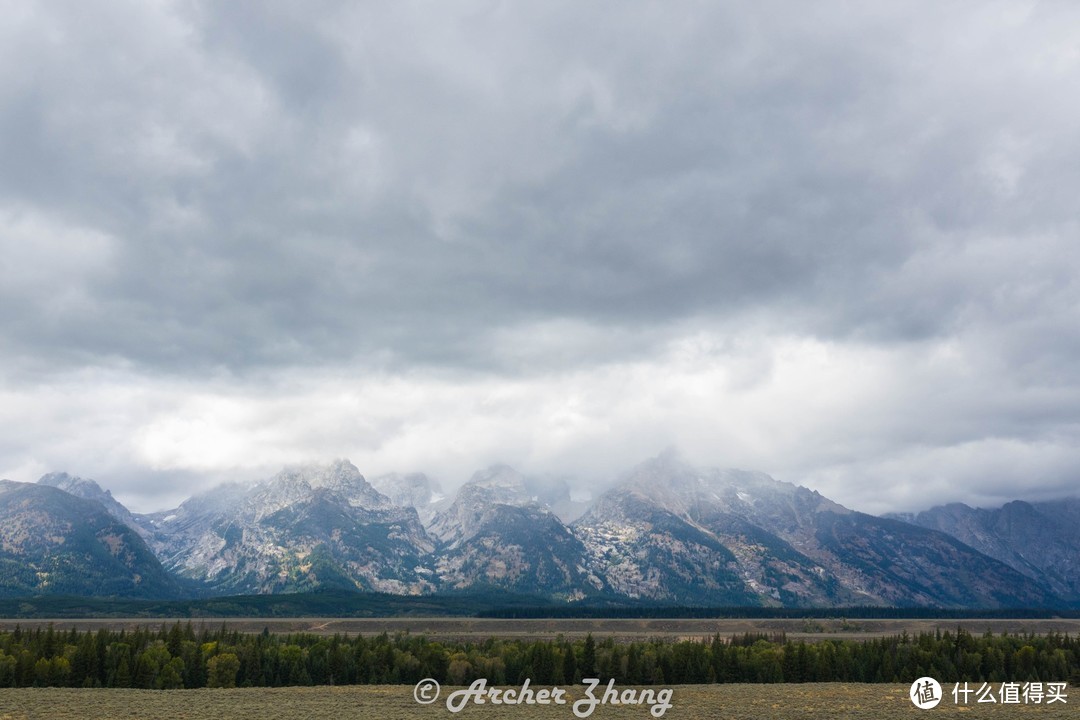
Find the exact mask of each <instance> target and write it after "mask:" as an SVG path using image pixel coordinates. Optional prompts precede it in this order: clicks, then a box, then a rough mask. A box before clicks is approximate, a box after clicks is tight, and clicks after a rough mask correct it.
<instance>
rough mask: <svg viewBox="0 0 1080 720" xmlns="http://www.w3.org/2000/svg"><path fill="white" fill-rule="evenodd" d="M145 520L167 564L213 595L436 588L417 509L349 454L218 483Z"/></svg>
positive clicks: (430, 547) (427, 540)
mask: <svg viewBox="0 0 1080 720" xmlns="http://www.w3.org/2000/svg"><path fill="white" fill-rule="evenodd" d="M151 525H152V528H153V535H152V540H151V543H152V545H153V546H154V548H155V550H157V552H158V553H159V555H160V556H161V557H162V559H163V561H164V563H165V566H166V567H168V568H169V569H170V570H172V571H174V572H176V573H178V574H180V575H181V576H183V577H187V578H192V579H196V580H200V581H203V582H205V583H207V584H208V585H209V586H210V587H211V588H213V589H215V590H217V591H219V592H234V593H241V592H255V593H259V592H286V591H299V590H306V589H312V588H315V587H322V586H332V587H348V588H353V589H359V590H377V591H380V592H394V593H420V592H429V591H431V590H433V589H434V585H433V584H432V582H431V576H432V569H431V567H430V554H431V552H432V551H433V550H434V544H433V543H432V541H431V539H430V538H429V537H428V535H427V533H426V532H425V531H424V528H423V526H422V525H421V524H420V519H419V517H418V516H417V514H416V511H415V510H414V509H412V508H403V507H400V506H397V505H395V504H394V503H393V502H392V501H391V500H390V498H388V497H386V496H385V495H382V494H381V493H379V492H378V491H377V490H375V489H374V488H373V487H371V485H370V484H369V483H368V482H367V481H366V480H365V479H364V477H363V476H362V475H361V474H360V472H359V471H358V470H357V469H356V467H354V466H353V465H352V464H351V463H348V462H347V461H338V462H335V463H332V464H330V465H327V466H306V467H298V468H290V469H286V470H283V471H282V472H280V473H278V474H277V475H275V476H274V477H272V478H270V479H269V480H267V481H265V482H262V483H259V484H256V485H254V486H251V487H244V486H239V485H230V486H224V487H221V488H218V489H216V490H213V491H211V492H210V493H207V494H204V495H201V496H197V497H194V498H192V499H191V500H188V501H187V502H185V503H183V504H182V505H181V506H180V507H179V508H177V509H176V510H175V511H172V512H169V513H158V514H156V515H155V516H153V517H152V518H151Z"/></svg>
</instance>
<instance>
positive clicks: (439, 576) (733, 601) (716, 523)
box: [0, 454, 1080, 608]
mask: <svg viewBox="0 0 1080 720" xmlns="http://www.w3.org/2000/svg"><path fill="white" fill-rule="evenodd" d="M375 485H377V486H378V487H376V486H375ZM375 485H373V484H372V483H369V482H368V481H367V480H366V479H365V478H364V477H363V475H361V474H360V472H359V471H358V470H357V468H356V467H354V466H353V465H352V464H351V463H349V462H347V461H344V460H341V461H337V462H334V463H330V464H328V465H310V466H303V467H296V468H288V469H286V470H283V471H282V472H280V473H278V474H277V475H275V476H274V477H272V478H269V479H267V480H265V481H263V482H260V483H255V484H247V485H244V484H229V485H223V486H221V487H218V488H216V489H214V490H212V491H210V492H208V493H203V494H201V495H198V496H195V497H193V498H191V499H189V500H187V501H186V502H184V503H183V504H181V505H180V506H179V507H178V508H176V509H175V510H171V511H167V512H161V513H154V514H151V515H136V514H132V513H130V512H128V511H127V510H126V509H125V508H124V507H123V506H122V505H121V504H120V503H118V502H116V500H115V499H113V498H112V496H111V494H109V493H108V492H107V491H104V490H102V489H101V488H100V487H99V486H98V485H97V484H96V483H94V482H93V481H88V480H82V479H80V478H77V477H72V476H69V475H65V474H55V475H48V476H46V477H45V478H42V480H41V482H40V483H39V484H38V485H32V486H21V485H20V484H18V483H8V484H6V485H5V486H4V487H5V488H6V489H7V492H5V493H4V494H2V495H0V500H2V502H0V511H2V512H6V513H8V514H7V515H0V519H4V518H7V520H6V521H5V522H6V523H7V525H6V526H5V527H4V528H3V532H0V542H2V543H3V545H2V548H0V549H2V550H3V552H4V553H7V554H6V555H0V569H2V571H3V573H5V574H3V575H0V593H7V594H9V595H10V594H12V593H15V594H18V593H20V592H21V593H29V592H36V591H46V592H51V591H55V588H58V587H64V588H69V591H71V592H77V593H78V592H85V593H87V594H99V593H101V592H109V593H112V594H125V593H126V594H149V595H152V594H169V593H174V592H176V582H175V581H174V578H173V577H171V576H169V575H168V574H166V573H165V570H164V569H167V570H168V571H170V572H172V573H174V574H175V576H176V577H178V578H180V579H181V580H182V581H184V582H189V583H198V584H199V586H200V587H201V588H203V590H204V591H207V592H212V593H272V592H286V591H303V590H309V589H315V588H328V587H329V588H342V589H353V590H374V591H381V592H390V593H402V594H404V593H428V592H435V591H479V590H483V591H486V590H490V589H502V590H510V591H516V592H524V593H534V594H538V595H543V596H547V597H550V598H552V599H559V600H574V599H581V598H585V597H587V596H603V597H605V598H613V599H618V598H623V599H639V600H641V599H644V600H653V601H657V602H663V603H670V604H681V605H758V604H767V605H791V606H842V605H875V604H879V605H901V606H904V605H911V606H942V607H986V608H992V607H1010V606H1011V607H1022V606H1027V607H1032V606H1056V605H1061V604H1063V603H1069V602H1071V603H1080V588H1078V583H1080V580H1078V577H1080V529H1078V528H1080V501H1066V502H1062V503H1044V504H1028V503H1010V504H1009V505H1007V506H1005V507H1004V508H1001V509H1000V510H997V511H984V510H973V509H971V508H968V507H966V506H963V505H954V506H947V507H945V508H935V509H934V510H932V511H928V512H927V513H921V514H919V515H917V516H915V515H913V516H911V517H909V518H906V520H907V521H906V522H905V521H901V520H900V519H895V518H876V517H871V516H868V515H864V514H862V513H858V512H853V511H851V510H849V509H847V508H845V507H843V506H841V505H839V504H837V503H835V502H832V501H831V500H829V499H828V498H825V497H822V496H821V495H820V494H818V493H816V492H813V491H811V490H808V489H806V488H803V487H799V486H796V485H791V484H788V483H783V482H778V481H776V480H774V479H772V478H770V477H769V476H767V475H764V474H762V473H755V472H746V471H739V470H717V469H703V468H695V467H692V466H690V465H687V464H685V463H683V462H681V461H680V460H679V459H678V458H677V457H674V456H673V455H670V454H669V455H663V456H660V457H658V458H654V459H652V460H649V461H647V462H644V463H642V464H640V465H638V466H637V467H635V468H633V469H631V470H630V471H629V472H627V473H626V474H624V475H623V476H622V477H620V478H619V479H618V481H617V483H615V484H614V486H612V487H611V489H610V490H609V491H608V492H606V493H604V494H603V495H601V496H600V497H599V498H598V499H597V500H596V501H595V502H594V503H593V504H592V505H591V507H590V508H589V509H588V511H587V512H586V513H585V514H584V515H581V516H580V517H579V518H578V519H576V520H575V521H574V522H573V523H571V524H567V522H566V519H567V518H568V517H572V516H573V515H576V514H577V513H578V512H579V509H574V510H573V512H569V513H568V512H566V510H567V508H568V507H569V506H568V505H567V503H568V502H571V501H570V499H569V498H570V495H569V488H568V486H567V484H566V483H565V482H562V481H559V480H552V479H543V478H541V479H538V478H530V477H526V476H524V475H522V474H520V473H518V472H517V471H515V470H514V469H513V468H510V467H508V466H506V465H495V466H492V467H490V468H488V469H486V470H482V471H480V472H478V473H476V474H475V475H474V476H473V477H472V478H471V479H470V481H469V482H467V483H465V484H464V485H463V486H462V487H461V488H460V489H459V490H458V491H457V493H456V494H455V495H454V497H452V498H440V497H439V491H438V488H437V485H435V484H434V483H432V482H431V481H430V480H429V479H428V478H426V477H425V476H423V475H420V474H413V475H387V476H382V477H380V478H378V479H377V481H376V483H375ZM25 487H29V488H33V489H32V490H25V489H23V488H25ZM13 488H14V491H13V490H12V489H13ZM379 488H381V489H382V490H383V491H385V492H381V491H380V489H379ZM15 491H17V492H15ZM76 496H78V497H76ZM571 504H573V503H571ZM417 506H420V507H419V508H418V507H417ZM140 533H141V535H142V536H143V537H145V538H146V541H147V542H145V543H144V542H143V541H142V539H141V538H140ZM147 544H148V545H149V548H148V547H147ZM103 547H104V548H105V551H103V550H102V549H101V548H103ZM151 549H152V551H153V553H156V556H157V559H155V558H154V556H153V554H152V553H151ZM103 552H104V554H102V553H103ZM79 558H83V559H84V560H85V562H84V560H80V559H79ZM158 559H160V563H159V562H158ZM50 563H52V564H51V565H50ZM57 563H59V564H57ZM80 563H82V564H80ZM162 566H164V569H163V568H162ZM50 568H51V569H50ZM80 573H81V574H82V575H85V576H86V577H90V578H93V579H94V582H89V583H84V584H83V585H79V584H78V582H77V581H76V580H74V579H73V578H76V577H78V576H79V575H80ZM43 588H44V589H43ZM80 588H81V589H80ZM188 589H189V590H190V587H189V588H188ZM1062 598H1064V599H1065V600H1064V601H1063V600H1062Z"/></svg>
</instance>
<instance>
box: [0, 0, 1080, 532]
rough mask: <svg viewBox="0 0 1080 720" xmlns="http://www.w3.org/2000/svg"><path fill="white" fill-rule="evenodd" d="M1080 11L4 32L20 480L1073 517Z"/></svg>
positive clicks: (733, 12)
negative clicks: (674, 490)
mask: <svg viewBox="0 0 1080 720" xmlns="http://www.w3.org/2000/svg"><path fill="white" fill-rule="evenodd" d="M1078 15H1080V10H1077V9H1074V8H1071V7H1068V6H1065V5H1060V4H1047V3H1042V4H1035V3H1030V4H1023V3H1015V2H1009V3H1004V2H1003V3H989V4H983V5H981V6H979V7H978V8H972V7H971V6H968V5H961V4H950V3H929V2H926V3H906V4H903V5H902V6H896V7H891V8H882V7H875V6H867V7H852V6H851V4H848V3H828V2H826V3H818V4H815V6H814V8H813V9H804V10H803V11H802V12H800V13H798V14H796V13H793V12H792V11H791V8H790V5H788V4H783V3H764V4H763V3H746V4H741V3H735V4H726V5H725V6H724V7H715V8H714V7H709V6H702V5H700V4H697V3H689V2H687V3H678V2H676V3H664V4H655V5H641V6H635V7H628V6H626V5H625V4H620V3H594V4H588V5H587V6H582V4H581V3H572V4H571V3H535V4H530V5H529V6H523V5H521V4H503V3H499V2H473V3H455V4H444V5H442V6H439V7H431V6H421V5H415V4H409V3H397V4H395V5H393V6H381V5H378V4H370V5H367V6H364V5H360V6H357V5H356V4H351V3H349V4H338V3H322V4H318V5H315V6H305V8H304V10H303V11H299V10H296V9H295V8H293V7H291V6H289V5H288V4H284V3H281V4H274V3H270V4H258V5H250V6H247V5H235V4H233V5H221V4H213V3H198V2H194V3H191V2H186V3H169V2H163V3H134V2H132V3H122V2H116V3H106V4H98V5H96V6H95V7H94V8H93V9H89V8H86V7H84V6H82V5H79V4H70V5H67V6H64V5H48V6H41V5H40V4H33V3H25V4H22V5H17V6H15V7H14V8H12V11H11V12H9V13H6V15H5V17H4V19H3V20H2V21H0V68H3V69H2V70H0V108H2V109H0V157H2V158H3V166H4V171H3V172H0V277H3V278H4V281H3V282H2V283H0V338H2V340H3V344H4V348H5V350H4V353H3V356H2V357H0V397H2V398H3V403H2V406H0V421H2V423H3V427H4V428H6V431H5V433H4V434H3V437H2V438H0V475H4V476H8V477H12V478H13V479H24V480H29V479H34V478H35V477H36V475H35V473H38V472H39V471H40V472H44V471H46V470H55V469H67V470H70V471H71V472H77V473H79V474H83V475H93V476H96V477H98V478H99V479H100V480H101V481H102V482H103V483H104V484H105V485H106V486H111V487H113V488H114V491H115V492H116V493H117V494H118V495H119V496H120V497H121V498H122V499H125V500H128V501H129V502H131V503H132V504H133V505H135V506H136V507H139V508H140V509H150V508H151V507H155V506H157V505H159V504H163V503H168V502H171V501H173V500H174V499H175V498H176V497H177V496H179V495H183V494H186V493H187V492H188V491H189V490H191V489H194V488H196V487H200V486H203V485H205V484H206V483H208V482H211V481H217V480H219V479H221V478H224V477H233V476H237V475H240V476H252V475H256V474H258V473H261V472H265V471H268V470H272V469H273V467H274V466H276V465H280V464H282V463H287V462H298V461H302V460H313V459H327V458H329V457H334V456H348V457H351V458H352V459H353V460H354V461H355V462H356V463H357V464H358V465H359V466H360V467H361V470H362V471H364V472H366V473H369V474H372V473H375V472H380V471H386V470H391V469H398V470H412V469H421V470H427V471H429V472H431V473H433V474H436V475H439V476H440V479H442V480H443V481H444V484H446V485H448V486H453V485H455V484H456V483H458V482H460V481H461V480H463V479H464V478H465V477H466V476H467V475H468V474H469V472H470V471H471V470H472V469H475V468H476V467H479V466H480V465H483V464H485V463H487V462H492V461H495V460H504V461H507V462H510V463H512V464H517V465H519V466H521V467H522V469H525V470H532V471H537V472H560V473H565V472H569V473H576V474H578V475H579V476H581V478H582V480H583V482H585V481H587V482H589V483H592V484H595V483H596V482H603V481H607V480H610V479H611V477H612V476H613V475H614V474H615V473H617V472H618V471H619V470H622V469H624V468H626V467H627V466H629V465H631V464H633V463H635V462H637V461H639V460H640V459H642V458H643V457H645V456H647V455H650V454H654V453H655V452H658V451H659V450H661V449H663V448H664V447H667V446H669V445H676V446H678V447H680V448H682V449H683V451H684V452H685V453H686V454H687V455H688V457H690V458H691V459H693V460H695V461H698V462H701V463H704V464H712V465H722V466H730V465H739V466H743V467H752V468H755V469H761V470H764V471H767V472H771V473H773V474H774V475H776V476H777V477H781V478H783V479H786V480H791V481H794V482H800V483H804V484H808V485H810V486H812V487H815V488H817V489H820V490H821V491H822V492H824V493H826V494H829V495H830V496H832V497H835V498H836V499H838V500H840V501H841V502H845V503H847V504H849V505H852V506H853V507H857V508H859V509H865V510H869V511H873V512H882V511H885V510H892V509H915V508H920V507H924V506H927V505H929V504H932V503H935V502H940V501H946V500H964V501H968V502H974V503H984V504H993V503H995V502H1000V501H1001V500H1004V499H1009V498H1013V497H1054V496H1060V495H1063V494H1068V493H1075V492H1076V491H1077V485H1076V478H1077V477H1078V472H1077V471H1078V469H1080V457H1078V453H1077V451H1075V450H1074V448H1076V447H1078V445H1077V442H1076V441H1077V434H1078V426H1080V405H1078V404H1077V400H1078V399H1080V398H1078V395H1080V371H1078V369H1077V368H1080V364H1078V363H1077V362H1076V360H1077V358H1078V355H1080V287H1078V284H1077V281H1076V280H1075V278H1077V277H1080V247H1078V245H1077V242H1078V227H1077V220H1076V213H1075V209H1074V208H1075V194H1076V192H1075V191H1076V188H1077V187H1080V182H1078V181H1080V177H1078V173H1080V157H1078V155H1080V139H1078V138H1077V136H1076V133H1075V130H1074V128H1075V127H1076V119H1077V117H1076V116H1077V110H1078V109H1080V108H1078V105H1080V101H1077V100H1075V99H1074V96H1075V93H1074V92H1070V91H1071V89H1072V88H1075V87H1076V85H1077V81H1078V80H1080V46H1077V44H1076V42H1075V38H1074V37H1073V35H1074V34H1073V33H1072V32H1070V28H1073V27H1076V22H1077V21H1078V20H1080V17H1077V16H1078ZM181 491H183V492H181Z"/></svg>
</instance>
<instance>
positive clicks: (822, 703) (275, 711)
mask: <svg viewBox="0 0 1080 720" xmlns="http://www.w3.org/2000/svg"><path fill="white" fill-rule="evenodd" d="M949 689H950V688H946V694H948V691H949ZM451 690H452V689H447V688H444V689H443V695H442V697H440V699H439V701H438V702H436V703H435V704H432V705H418V704H417V703H416V701H415V700H414V698H413V688H411V687H407V686H402V685H377V686H354V687H306V688H297V687H294V688H244V689H236V690H172V691H154V690H73V689H63V688H28V689H21V690H10V689H3V690H0V720H30V719H34V720H37V719H38V718H41V719H42V720H44V719H45V718H49V719H50V720H57V719H64V718H72V719H75V718H78V719H80V720H105V719H106V718H108V719H110V720H112V719H114V718H140V719H145V720H151V719H154V718H162V719H163V720H164V719H166V718H168V719H169V720H184V719H190V720H194V719H195V718H220V719H221V720H226V719H228V720H273V719H275V718H282V719H283V720H284V719H286V718H287V719H288V720H301V719H302V718H335V719H336V718H374V719H376V720H398V719H406V718H408V719H410V720H411V719H413V718H441V719H442V720H449V719H450V718H500V717H520V718H551V719H554V718H566V719H567V720H574V718H575V716H574V713H573V711H572V709H571V706H570V704H567V705H553V706H548V707H539V706H531V707H524V706H519V707H506V706H502V707H499V706H492V705H483V706H475V705H472V706H467V707H465V708H464V709H463V710H462V711H461V712H460V713H458V714H452V713H451V712H450V711H449V710H447V708H446V706H445V704H444V702H443V699H444V698H445V697H446V693H447V692H449V691H451ZM1071 690H1072V691H1073V692H1074V693H1076V689H1075V688H1072V689H1071ZM581 691H582V689H581V688H580V687H573V688H571V689H570V695H569V698H570V701H571V702H572V701H573V700H574V699H576V698H578V697H580V696H581ZM907 693H908V687H907V686H906V685H904V686H900V685H848V684H807V685H680V686H676V687H675V688H674V696H673V699H672V704H673V707H672V708H671V709H670V710H668V711H667V712H666V714H664V716H663V717H664V718H671V719H672V720H706V719H709V720H715V719H717V718H720V719H723V718H778V719H781V720H783V719H785V718H791V719H792V720H794V719H795V718H800V719H802V718H866V719H867V720H880V718H884V717H888V718H889V720H902V719H903V718H919V717H921V718H926V717H935V718H942V717H963V718H966V720H977V719H978V718H983V717H986V718H1004V717H1025V718H1040V719H1043V718H1045V720H1056V719H1058V718H1073V719H1075V718H1077V717H1080V712H1078V708H1077V705H1080V693H1076V694H1077V695H1078V697H1070V702H1069V703H1068V704H1062V703H1055V704H1053V705H1029V706H1023V705H974V704H972V705H967V706H957V705H954V704H953V703H952V699H951V697H947V699H946V700H945V701H944V702H942V704H941V705H939V706H938V707H937V708H934V709H932V710H919V709H917V708H915V707H914V706H913V705H912V704H911V702H910V701H909V700H908V694H907ZM592 717H593V718H601V719H603V718H625V719H629V718H635V719H638V720H650V719H651V718H652V717H653V716H652V715H651V714H650V713H649V706H648V705H636V706H631V705H625V706H621V707H614V706H611V705H600V706H597V708H596V711H595V712H594V713H593V715H592Z"/></svg>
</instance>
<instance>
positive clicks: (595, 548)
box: [574, 456, 1052, 607]
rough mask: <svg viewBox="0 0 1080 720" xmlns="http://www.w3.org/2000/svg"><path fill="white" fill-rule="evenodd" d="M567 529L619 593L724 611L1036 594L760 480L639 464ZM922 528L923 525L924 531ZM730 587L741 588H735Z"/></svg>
mask: <svg viewBox="0 0 1080 720" xmlns="http://www.w3.org/2000/svg"><path fill="white" fill-rule="evenodd" d="M574 527H575V531H576V532H577V533H578V534H579V535H580V536H581V537H582V538H583V539H584V541H585V544H586V546H587V547H588V548H589V550H590V558H591V560H592V563H591V567H592V568H593V569H594V570H598V569H601V568H607V572H608V574H609V582H610V583H611V584H612V585H613V586H614V587H618V588H619V589H620V590H621V591H622V592H626V593H628V594H630V593H637V594H640V595H641V596H643V597H649V598H655V599H662V600H665V601H668V600H670V599H671V596H672V595H676V596H678V597H681V598H683V599H684V601H692V602H695V603H707V604H727V603H728V598H729V597H737V596H738V595H739V593H742V594H743V595H746V596H751V597H753V598H754V600H755V601H757V602H764V603H772V604H781V603H782V604H785V605H837V604H859V605H867V604H888V605H894V604H895V605H942V606H967V605H975V606H980V607H1000V606H1010V605H1012V606H1025V605H1031V604H1039V603H1045V602H1049V601H1051V600H1052V597H1051V595H1050V594H1049V593H1048V592H1047V591H1046V589H1045V588H1044V587H1041V586H1040V585H1039V584H1038V583H1036V582H1033V581H1032V579H1031V578H1027V577H1023V576H1022V575H1020V574H1019V573H1017V572H1015V571H1014V570H1012V568H1009V567H1007V566H1005V565H1004V564H1002V563H1000V562H996V561H994V560H992V559H991V558H988V557H986V556H985V555H982V554H980V553H978V552H976V551H974V550H973V549H971V548H969V547H966V546H964V545H963V544H961V543H958V542H956V541H955V539H953V538H950V537H947V536H945V535H943V534H941V533H935V532H930V531H924V532H913V530H915V528H912V527H911V526H909V525H904V524H902V523H897V522H892V521H889V520H884V519H881V518H875V517H871V516H869V515H864V514H862V513H857V512H853V511H851V510H848V509H847V508H844V507H842V506H840V505H838V504H836V503H834V502H832V501H830V500H828V499H827V498H824V497H822V496H821V495H819V494H818V493H816V492H813V491H810V490H807V489H806V488H802V487H798V486H795V485H791V484H788V483H781V482H777V481H776V480H773V479H772V478H770V477H768V476H767V475H763V474H761V473H752V472H742V471H731V470H702V469H698V468H693V467H690V466H688V465H686V464H684V463H681V462H679V461H678V460H677V459H676V458H673V457H670V456H668V457H663V456H662V457H660V458H656V459H654V460H650V461H648V462H646V463H643V464H641V465H639V466H638V467H637V468H634V469H633V470H632V471H630V472H629V473H627V475H626V476H624V477H623V479H622V482H621V483H620V484H619V485H618V486H617V487H616V488H614V489H613V490H611V491H609V492H608V493H607V494H605V495H604V496H603V497H602V498H601V499H600V500H599V501H598V502H597V504H596V505H595V506H594V507H593V508H592V510H590V511H589V512H588V513H587V514H586V515H585V516H584V517H583V518H582V519H581V520H579V521H578V522H577V523H576V524H575V526H574ZM920 530H921V529H920ZM736 581H741V582H742V585H743V587H742V589H741V590H740V589H738V588H737V585H736Z"/></svg>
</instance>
